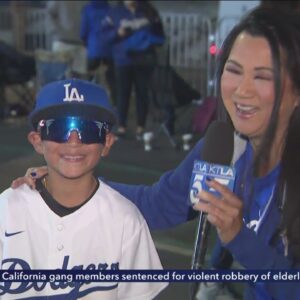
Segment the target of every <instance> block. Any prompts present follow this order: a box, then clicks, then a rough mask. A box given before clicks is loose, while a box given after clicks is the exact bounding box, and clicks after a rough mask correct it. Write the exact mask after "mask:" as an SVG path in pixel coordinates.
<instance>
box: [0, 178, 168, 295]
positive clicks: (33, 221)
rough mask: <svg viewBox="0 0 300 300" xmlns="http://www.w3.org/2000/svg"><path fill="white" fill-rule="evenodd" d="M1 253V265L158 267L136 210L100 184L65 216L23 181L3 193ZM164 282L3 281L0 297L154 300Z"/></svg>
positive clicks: (88, 267) (89, 267) (57, 267)
mask: <svg viewBox="0 0 300 300" xmlns="http://www.w3.org/2000/svg"><path fill="white" fill-rule="evenodd" d="M0 257H1V261H2V263H1V265H2V266H1V269H9V268H10V269H18V270H20V269H68V270H69V269H79V270H85V269H89V270H93V269H94V270H104V269H106V270H110V269H116V268H119V269H161V268H162V266H161V263H160V260H159V257H158V255H157V252H156V249H155V247H154V244H153V241H152V238H151V235H150V232H149V229H148V227H147V224H146V222H145V220H144V219H143V217H142V215H141V214H140V212H139V211H138V209H137V208H136V207H135V206H134V204H132V203H131V202H130V201H129V200H127V199H126V198H124V197H123V196H122V195H120V194H119V193H118V192H117V191H115V190H113V189H112V188H110V187H109V186H108V185H106V184H105V183H103V182H100V186H99V188H98V189H97V191H96V192H95V194H94V195H93V196H92V198H91V199H90V200H89V201H87V202H86V203H85V204H84V205H83V206H81V207H80V208H79V209H78V210H76V211H75V212H73V213H71V214H69V215H66V216H64V217H59V216H58V215H57V214H56V213H54V212H53V211H52V210H51V209H50V208H49V207H48V205H47V204H46V202H45V201H44V200H43V199H42V197H41V195H40V194H39V192H37V191H33V190H31V189H30V188H29V187H28V186H26V185H22V186H21V187H19V188H18V189H16V190H12V189H7V190H6V191H4V192H3V193H2V194H1V195H0ZM166 286H167V283H162V282H145V283H144V282H143V283H142V282H120V283H119V284H118V283H117V282H93V283H88V284H82V285H80V284H79V285H76V284H74V283H72V282H64V283H61V284H60V283H58V282H48V283H42V282H40V283H28V284H27V283H26V284H24V283H17V282H14V283H13V284H12V285H9V284H7V283H3V282H1V283H0V299H24V298H26V299H33V298H34V297H37V296H39V297H40V298H38V299H44V298H45V299H48V298H47V296H52V297H51V299H97V300H98V299H106V300H110V299H120V300H125V299H135V300H143V299H152V298H154V297H155V296H156V295H157V294H158V293H159V292H160V291H161V290H162V289H163V288H165V287H166ZM54 296H56V297H54ZM31 297H32V298H31ZM34 299H36V298H34Z"/></svg>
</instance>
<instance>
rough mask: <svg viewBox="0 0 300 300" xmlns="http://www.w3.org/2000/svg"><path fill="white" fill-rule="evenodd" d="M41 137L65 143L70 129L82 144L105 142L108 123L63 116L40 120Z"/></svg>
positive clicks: (39, 130)
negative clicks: (75, 133)
mask: <svg viewBox="0 0 300 300" xmlns="http://www.w3.org/2000/svg"><path fill="white" fill-rule="evenodd" d="M37 129H38V132H39V133H40V134H41V139H42V140H46V141H52V142H56V143H66V142H67V141H68V139H69V137H70V135H71V132H72V131H76V132H77V134H78V137H79V139H80V141H81V142H82V143H83V144H105V137H106V133H107V132H108V131H109V125H108V124H107V123H105V122H98V121H90V120H85V119H82V118H79V117H65V118H58V119H49V120H41V121H40V122H39V124H38V128H37Z"/></svg>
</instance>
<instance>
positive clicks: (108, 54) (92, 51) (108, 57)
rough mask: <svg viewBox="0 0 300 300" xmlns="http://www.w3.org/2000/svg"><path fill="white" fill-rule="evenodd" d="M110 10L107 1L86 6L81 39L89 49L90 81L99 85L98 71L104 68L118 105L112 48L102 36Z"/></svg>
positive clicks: (88, 66)
mask: <svg viewBox="0 0 300 300" xmlns="http://www.w3.org/2000/svg"><path fill="white" fill-rule="evenodd" d="M109 9H110V5H109V3H108V1H107V0H91V1H90V3H88V4H86V6H85V7H84V8H83V10H82V13H81V24H80V38H81V40H82V41H83V43H84V45H85V46H86V48H87V71H88V74H89V77H90V79H92V80H94V81H95V82H97V83H99V78H98V76H97V73H98V72H97V71H98V70H99V67H101V68H102V67H104V68H105V69H106V70H105V79H106V82H107V85H108V87H109V92H110V95H111V97H110V98H111V100H112V102H113V104H116V100H115V86H114V68H113V60H112V48H111V44H110V43H109V42H107V41H106V40H105V38H104V37H103V34H101V24H102V22H103V19H104V18H105V17H106V16H107V13H108V11H109ZM102 84H103V83H102Z"/></svg>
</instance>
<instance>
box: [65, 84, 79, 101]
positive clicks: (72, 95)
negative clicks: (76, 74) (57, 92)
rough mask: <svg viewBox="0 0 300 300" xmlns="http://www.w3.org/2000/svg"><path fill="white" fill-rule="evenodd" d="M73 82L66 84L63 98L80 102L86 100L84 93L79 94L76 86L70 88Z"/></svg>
mask: <svg viewBox="0 0 300 300" xmlns="http://www.w3.org/2000/svg"><path fill="white" fill-rule="evenodd" d="M70 85H71V83H67V84H64V87H65V98H64V99H63V101H68V102H71V101H78V102H82V101H84V97H83V95H79V93H78V91H77V89H76V88H75V87H73V88H71V90H70V89H69V87H70Z"/></svg>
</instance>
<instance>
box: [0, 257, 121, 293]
mask: <svg viewBox="0 0 300 300" xmlns="http://www.w3.org/2000/svg"><path fill="white" fill-rule="evenodd" d="M69 258H70V257H69V256H65V257H64V260H63V263H62V267H61V268H60V269H61V270H97V271H101V270H118V269H119V263H112V264H110V265H108V264H107V263H99V264H98V265H95V264H90V265H88V266H86V267H85V266H83V265H78V266H73V267H71V268H70V267H69ZM2 269H5V270H9V271H14V270H18V271H20V270H31V267H30V265H29V263H28V262H26V261H25V260H23V259H18V258H10V259H4V260H3V261H2ZM60 269H59V268H58V269H57V270H60ZM12 279H13V278H12ZM40 279H41V282H9V281H5V282H2V283H1V284H0V296H3V295H7V294H14V295H16V294H22V293H25V292H28V291H30V290H32V291H34V292H36V293H40V294H43V290H46V288H47V287H48V288H49V287H50V288H51V289H52V290H54V291H57V290H59V289H60V290H66V289H68V291H67V292H65V293H63V294H60V295H57V294H55V296H68V297H71V299H79V298H82V297H83V296H86V295H88V294H90V293H92V292H95V291H106V290H112V289H115V288H117V286H118V283H115V282H109V283H101V284H100V285H99V283H98V284H97V286H92V287H90V286H88V285H87V284H88V283H89V282H88V281H85V282H84V283H83V282H72V281H69V280H66V281H59V282H55V281H51V282H42V280H43V278H40ZM117 279H118V278H116V281H117ZM48 297H49V295H47V296H39V299H43V298H45V299H47V298H48ZM26 299H30V298H28V297H26Z"/></svg>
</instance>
